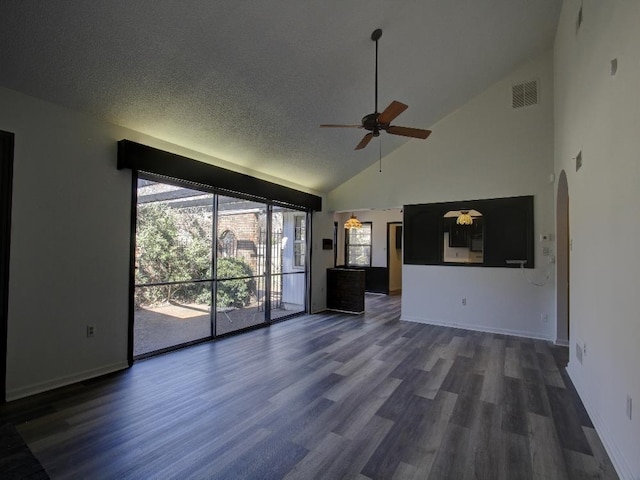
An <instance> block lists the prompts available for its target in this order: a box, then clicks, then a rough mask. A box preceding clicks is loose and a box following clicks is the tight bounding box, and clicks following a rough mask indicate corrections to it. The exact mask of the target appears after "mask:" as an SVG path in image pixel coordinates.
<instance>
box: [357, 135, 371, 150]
mask: <svg viewBox="0 0 640 480" xmlns="http://www.w3.org/2000/svg"><path fill="white" fill-rule="evenodd" d="M372 138H373V133H367V134H366V135H365V136H364V137H363V139H362V140H360V143H359V144H358V146H357V147H356V148H355V149H356V150H362V149H363V148H364V147H366V146H367V145H368V144H369V142H370V141H371V139H372Z"/></svg>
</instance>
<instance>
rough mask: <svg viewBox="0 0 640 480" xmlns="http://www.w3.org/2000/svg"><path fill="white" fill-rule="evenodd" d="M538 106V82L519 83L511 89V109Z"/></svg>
mask: <svg viewBox="0 0 640 480" xmlns="http://www.w3.org/2000/svg"><path fill="white" fill-rule="evenodd" d="M537 104H538V81H537V80H532V81H530V82H524V83H519V84H518V85H513V87H511V106H512V107H513V108H522V107H529V106H531V105H537Z"/></svg>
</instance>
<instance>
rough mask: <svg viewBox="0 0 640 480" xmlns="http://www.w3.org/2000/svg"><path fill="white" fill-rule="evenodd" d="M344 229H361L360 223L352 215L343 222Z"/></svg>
mask: <svg viewBox="0 0 640 480" xmlns="http://www.w3.org/2000/svg"><path fill="white" fill-rule="evenodd" d="M344 228H346V229H347V230H351V229H352V228H362V222H361V221H360V220H358V219H357V218H356V216H355V215H354V214H353V213H352V214H351V217H350V218H349V220H347V221H346V222H344Z"/></svg>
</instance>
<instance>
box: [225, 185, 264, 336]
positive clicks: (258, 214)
mask: <svg viewBox="0 0 640 480" xmlns="http://www.w3.org/2000/svg"><path fill="white" fill-rule="evenodd" d="M267 218H268V216H267V204H265V203H259V202H253V201H249V200H243V199H240V198H235V197H225V196H222V195H220V196H218V215H217V222H216V223H217V228H216V244H217V249H216V250H217V254H216V275H215V278H216V279H215V291H216V335H224V334H225V333H229V332H233V331H236V330H241V329H244V328H248V327H253V326H255V325H260V324H261V323H265V322H266V321H267V317H266V314H265V313H266V312H265V296H266V273H267V271H266V265H267V261H268V258H267Z"/></svg>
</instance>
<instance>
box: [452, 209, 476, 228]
mask: <svg viewBox="0 0 640 480" xmlns="http://www.w3.org/2000/svg"><path fill="white" fill-rule="evenodd" d="M456 223H457V224H458V225H472V224H473V217H472V216H471V215H469V210H462V211H460V215H458V219H457V220H456Z"/></svg>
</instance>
